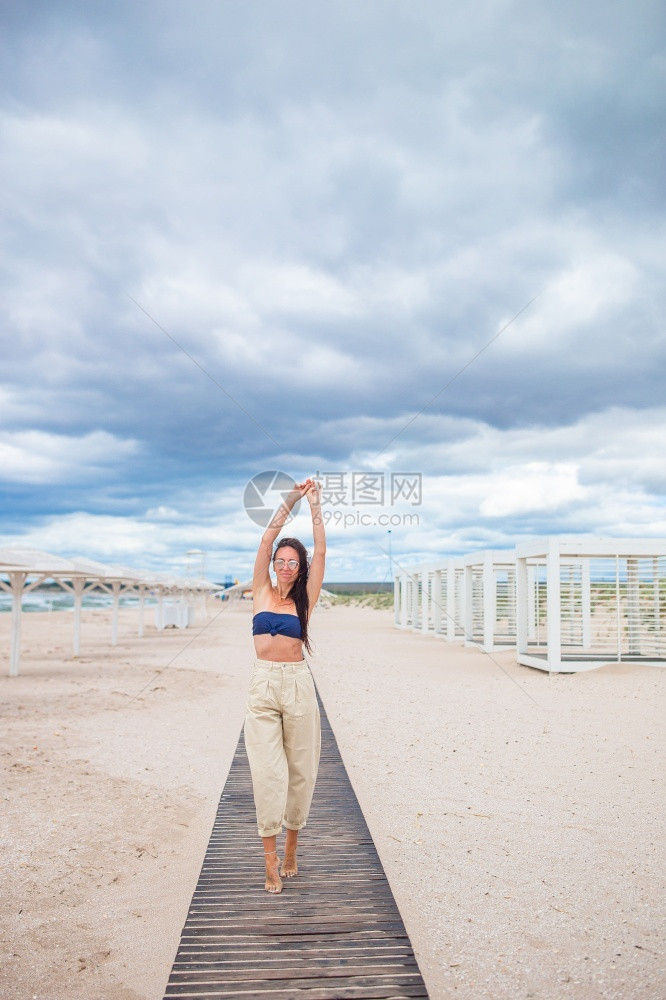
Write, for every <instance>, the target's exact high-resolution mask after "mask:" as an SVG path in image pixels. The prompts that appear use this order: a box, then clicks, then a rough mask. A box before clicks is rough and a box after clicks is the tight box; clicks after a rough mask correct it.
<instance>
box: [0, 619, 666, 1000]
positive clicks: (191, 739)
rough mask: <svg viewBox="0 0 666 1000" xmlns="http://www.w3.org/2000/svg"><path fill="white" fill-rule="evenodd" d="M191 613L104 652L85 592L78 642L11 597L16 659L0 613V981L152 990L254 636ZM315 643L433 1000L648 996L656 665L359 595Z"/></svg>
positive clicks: (56, 992)
mask: <svg viewBox="0 0 666 1000" xmlns="http://www.w3.org/2000/svg"><path fill="white" fill-rule="evenodd" d="M210 610H211V616H210V617H209V619H208V622H207V623H206V626H205V627H204V628H203V630H202V626H203V625H204V623H203V622H201V623H200V624H199V625H197V626H196V627H194V628H191V629H188V630H183V631H176V630H167V631H165V632H161V633H157V632H156V631H155V630H154V629H153V628H152V627H149V628H148V629H147V633H146V635H145V636H144V637H143V638H141V639H139V638H138V637H137V635H136V612H135V611H132V610H130V609H124V610H123V611H122V612H121V618H120V638H119V643H118V645H117V646H115V647H111V645H110V633H111V624H110V612H107V611H89V612H84V617H83V630H82V646H81V648H82V653H81V656H80V657H79V658H77V659H74V658H73V657H72V654H71V633H72V618H71V615H70V614H68V613H65V612H53V613H50V614H48V613H36V614H29V615H25V616H24V618H23V643H22V647H23V659H22V664H21V675H20V676H19V677H17V678H9V677H8V676H6V671H7V660H8V652H9V624H10V622H9V617H10V616H9V615H7V614H5V615H0V650H1V651H2V660H1V661H0V662H1V664H2V666H1V669H2V670H3V676H2V678H1V679H0V690H1V691H2V699H1V700H2V743H1V747H0V754H1V757H0V759H1V760H2V769H3V778H2V782H3V785H2V788H3V790H2V821H1V833H0V835H1V841H2V882H3V902H4V905H3V907H2V916H1V918H0V922H1V954H0V995H1V996H2V997H3V998H6V1000H35V998H36V1000H65V998H67V1000H79V998H80V1000H160V998H161V997H162V995H163V991H164V988H165V985H166V981H167V978H168V975H169V971H170V968H171V963H172V961H173V958H174V955H175V952H176V948H177V945H178V940H179V936H180V932H181V929H182V925H183V922H184V920H185V916H186V913H187V909H188V906H189V902H190V898H191V895H192V892H193V889H194V886H195V883H196V880H197V876H198V873H199V869H200V867H201V863H202V860H203V856H204V852H205V849H206V845H207V842H208V837H209V834H210V830H211V827H212V823H213V818H214V815H215V811H216V807H217V802H218V799H219V795H220V793H221V791H222V788H223V786H224V782H225V779H226V775H227V772H228V768H229V765H230V762H231V758H232V756H233V752H234V749H235V747H236V742H237V740H238V735H239V732H240V729H241V725H242V721H243V715H244V705H245V696H246V688H247V683H248V679H249V674H250V670H251V661H252V655H253V654H252V645H251V637H250V634H249V625H250V621H249V619H250V608H249V605H248V604H239V603H236V604H231V605H228V606H222V609H220V605H219V604H217V605H216V604H214V602H212V601H211V602H210ZM213 615H215V617H213ZM313 638H314V642H315V645H316V649H315V655H314V656H313V657H312V658H311V666H312V670H313V674H314V676H315V679H316V682H317V684H318V687H319V690H320V693H321V695H322V698H323V701H324V704H325V706H326V710H327V712H328V716H329V718H330V720H331V723H332V725H333V728H334V731H335V733H336V736H337V739H338V742H339V745H340V749H341V752H342V755H343V758H344V761H345V764H346V766H347V769H348V771H349V774H350V777H351V779H352V782H353V785H354V787H355V790H356V793H357V795H358V798H359V801H360V803H361V806H362V808H363V811H364V813H365V816H366V819H367V821H368V824H369V826H370V830H371V832H372V834H373V837H374V839H375V843H376V845H377V849H378V851H379V854H380V856H381V859H382V862H383V864H384V867H385V869H386V873H387V875H388V878H389V880H390V883H391V886H392V888H393V892H394V894H395V897H396V901H397V903H398V906H399V908H400V910H401V913H402V915H403V918H404V920H405V923H406V925H407V929H408V931H409V933H410V936H411V939H412V944H413V946H414V950H415V952H416V955H417V958H418V960H419V964H420V967H421V971H422V973H423V976H424V979H425V981H426V984H427V986H428V989H429V992H430V996H431V998H432V1000H444V998H448V997H459V998H464V1000H474V998H477V997H486V996H487V997H493V998H506V1000H509V998H511V1000H513V998H516V997H521V998H522V997H525V998H528V997H533V998H539V1000H550V998H554V997H567V998H574V1000H596V998H604V1000H611V998H623V1000H624V998H636V1000H638V998H640V1000H645V998H652V997H654V998H657V997H661V996H663V995H664V994H665V993H666V964H665V962H664V930H665V927H664V924H665V920H664V905H663V904H664V871H665V866H664V813H663V801H664V798H663V793H664V779H663V748H664V725H663V720H664V717H665V715H666V713H665V712H664V700H665V699H664V691H665V686H666V681H665V679H664V671H663V670H661V669H660V668H658V667H651V666H645V665H625V664H623V665H611V666H607V667H603V668H601V669H599V670H593V671H590V672H587V673H583V674H579V675H576V676H565V675H559V676H552V677H548V675H546V674H543V673H541V672H538V671H531V670H529V669H527V668H523V667H518V666H517V665H516V664H515V659H514V656H513V654H512V653H511V652H503V653H500V654H493V656H492V657H489V656H486V655H485V654H482V653H480V652H478V651H476V650H474V649H464V648H462V647H461V646H460V645H458V644H455V645H449V644H447V643H446V642H444V641H443V640H440V639H435V638H433V637H427V636H421V635H417V634H415V633H412V632H405V631H398V630H396V629H395V628H394V627H393V619H392V613H391V612H388V611H374V610H372V609H367V608H357V607H332V608H318V609H317V611H316V612H315V616H314V618H313ZM304 842H305V839H304ZM258 846H259V845H258ZM258 858H259V855H258ZM302 861H303V865H304V866H305V865H307V855H306V854H304V855H303V858H302ZM338 862H339V863H340V864H344V857H342V856H341V857H340V858H339V859H338ZM257 876H258V878H260V876H261V865H260V863H259V864H258V867H257Z"/></svg>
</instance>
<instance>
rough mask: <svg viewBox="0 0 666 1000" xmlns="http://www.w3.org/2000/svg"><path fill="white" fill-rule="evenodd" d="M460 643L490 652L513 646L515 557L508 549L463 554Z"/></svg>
mask: <svg viewBox="0 0 666 1000" xmlns="http://www.w3.org/2000/svg"><path fill="white" fill-rule="evenodd" d="M463 563H464V567H465V583H464V588H463V603H464V642H465V645H466V646H477V647H479V648H481V649H483V650H484V652H486V653H490V652H491V651H492V650H496V649H506V648H507V647H512V646H515V645H516V557H515V555H514V553H513V552H509V551H506V552H505V551H490V550H486V551H483V552H474V553H471V554H470V555H468V556H465V557H464V560H463Z"/></svg>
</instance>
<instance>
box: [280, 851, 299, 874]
mask: <svg viewBox="0 0 666 1000" xmlns="http://www.w3.org/2000/svg"><path fill="white" fill-rule="evenodd" d="M280 875H284V877H285V878H293V877H294V875H298V864H297V863H296V852H295V851H294V853H293V854H291V853H287V852H286V851H285V855H284V861H283V862H282V868H281V869H280Z"/></svg>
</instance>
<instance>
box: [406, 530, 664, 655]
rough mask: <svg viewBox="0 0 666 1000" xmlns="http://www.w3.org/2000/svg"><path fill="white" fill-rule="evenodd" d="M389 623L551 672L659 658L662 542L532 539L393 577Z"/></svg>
mask: <svg viewBox="0 0 666 1000" xmlns="http://www.w3.org/2000/svg"><path fill="white" fill-rule="evenodd" d="M394 587H395V600H394V607H395V624H396V626H397V627H398V628H405V629H413V630H415V631H419V632H421V633H423V634H433V635H436V636H441V637H442V638H444V639H446V640H448V641H449V642H455V641H459V642H464V643H465V645H475V646H477V647H479V648H480V649H483V650H484V651H486V652H490V651H492V650H498V649H506V648H512V647H515V648H516V656H517V660H518V662H519V663H522V664H524V665H526V666H531V667H536V668H538V669H541V670H548V671H551V672H554V671H558V672H575V671H579V670H589V669H591V668H592V667H596V666H600V665H601V664H602V663H610V662H621V661H642V662H646V661H647V662H655V663H662V662H666V541H663V540H661V539H613V538H585V537H583V536H573V537H556V538H545V539H544V538H541V539H535V540H533V541H531V542H526V543H522V544H520V545H519V546H518V547H517V548H516V550H515V552H511V551H483V552H477V553H473V554H471V555H468V556H465V557H464V558H460V557H457V558H449V559H445V560H442V561H441V562H438V563H430V564H427V565H424V566H419V567H416V568H414V569H410V570H406V571H403V572H401V573H399V574H397V575H396V577H395V581H394Z"/></svg>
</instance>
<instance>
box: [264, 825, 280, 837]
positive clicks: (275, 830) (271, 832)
mask: <svg viewBox="0 0 666 1000" xmlns="http://www.w3.org/2000/svg"><path fill="white" fill-rule="evenodd" d="M279 833H282V827H281V826H272V827H270V829H268V830H259V836H260V837H277V835H278V834H279Z"/></svg>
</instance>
